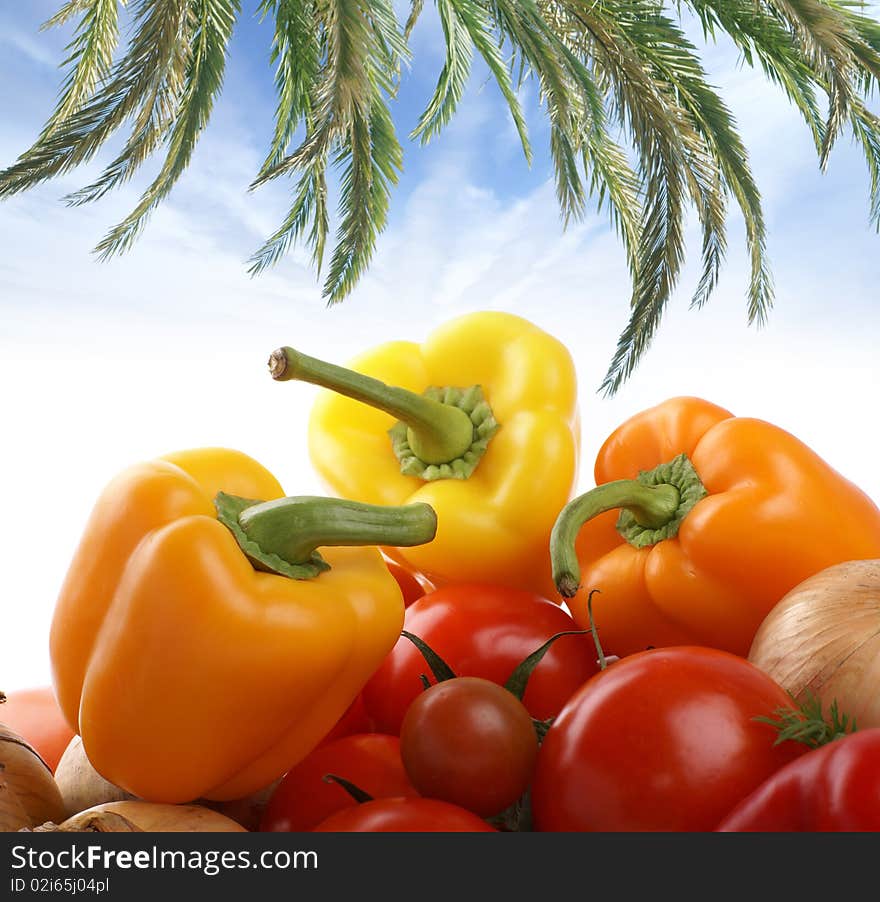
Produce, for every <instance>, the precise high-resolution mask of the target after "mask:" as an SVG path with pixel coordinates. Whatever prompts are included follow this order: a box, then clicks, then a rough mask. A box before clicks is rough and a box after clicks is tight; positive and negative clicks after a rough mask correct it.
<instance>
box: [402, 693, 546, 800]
mask: <svg viewBox="0 0 880 902" xmlns="http://www.w3.org/2000/svg"><path fill="white" fill-rule="evenodd" d="M537 755H538V737H537V735H536V734H535V728H534V725H533V724H532V718H531V715H530V714H529V712H528V711H527V710H526V709H525V706H524V705H523V703H522V702H521V701H520V700H519V699H518V698H517V697H516V696H515V695H514V694H513V693H512V692H509V691H508V690H507V689H504V688H502V687H501V686H499V685H498V684H497V683H493V682H491V681H490V680H484V679H482V678H480V677H456V678H455V679H450V680H443V681H442V682H440V683H437V684H436V685H434V686H431V688H430V689H427V690H426V691H425V692H423V693H422V694H421V695H420V696H418V697H417V698H416V699H415V701H414V702H413V703H412V704H411V705H410V706H409V710H408V711H407V712H406V716H405V717H404V718H403V726H402V727H401V730H400V756H401V758H402V759H403V766H404V767H405V768H406V772H407V774H408V775H409V778H410V780H411V781H412V784H413V786H415V787H416V789H418V791H419V792H420V793H421V794H422V795H423V796H430V797H431V798H432V799H443V800H444V801H446V802H452V803H453V804H454V805H460V806H461V807H462V808H467V809H468V810H469V811H473V812H474V813H475V814H479V815H480V816H481V817H492V816H493V815H495V814H500V813H501V812H502V811H504V810H505V809H506V808H508V807H509V806H510V805H512V804H513V803H514V802H515V801H516V800H517V799H518V798H519V797H520V796H521V795H522V794H523V793H524V792H525V791H526V789H528V786H529V781H530V780H531V778H532V771H533V770H534V767H535V758H536V757H537Z"/></svg>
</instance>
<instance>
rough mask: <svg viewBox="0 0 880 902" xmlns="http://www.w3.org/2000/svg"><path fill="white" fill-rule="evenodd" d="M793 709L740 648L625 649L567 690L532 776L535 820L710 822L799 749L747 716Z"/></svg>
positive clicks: (546, 824) (703, 826) (562, 827)
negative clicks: (733, 651)
mask: <svg viewBox="0 0 880 902" xmlns="http://www.w3.org/2000/svg"><path fill="white" fill-rule="evenodd" d="M782 707H787V708H793V707H794V705H793V702H792V700H791V698H790V696H789V695H788V694H787V693H786V692H785V690H784V689H783V688H782V687H781V686H779V685H778V684H777V683H776V682H775V681H774V680H772V679H771V678H770V677H769V676H768V675H767V674H766V673H764V672H763V671H761V670H759V669H758V668H757V667H755V666H754V665H752V664H750V663H749V662H748V661H746V660H745V659H744V658H741V657H738V656H736V655H733V654H730V653H729V652H725V651H720V650H718V649H712V648H704V647H695V646H694V647H691V646H678V647H671V648H663V649H653V650H650V651H643V652H637V653H635V654H632V655H628V656H626V657H624V658H621V660H619V661H617V662H616V663H615V664H612V665H611V666H610V667H608V669H607V670H604V671H602V672H601V673H600V674H598V675H597V676H595V677H593V678H592V679H591V680H590V681H589V682H587V683H586V684H584V686H583V687H582V688H581V689H580V690H579V691H578V692H576V693H575V694H574V696H572V698H571V699H570V700H569V702H568V704H566V706H565V707H564V708H563V710H562V712H561V713H560V715H559V717H558V718H557V719H556V721H555V722H554V723H553V725H552V726H551V727H550V729H549V730H548V731H547V734H546V736H545V737H544V741H543V743H542V744H541V748H540V750H539V752H538V761H537V765H536V767H535V776H534V780H533V782H532V787H531V803H532V816H533V823H534V828H535V829H536V830H543V831H599V832H609V831H629V832H632V831H648V830H654V831H688V832H692V831H711V830H713V829H714V828H715V825H716V824H717V823H718V822H719V820H720V819H721V817H722V816H723V815H725V814H726V813H727V812H728V811H730V809H731V808H732V807H733V806H734V805H735V804H736V803H737V802H738V801H739V800H740V799H742V798H744V797H745V796H746V795H748V794H749V793H750V792H751V791H752V790H753V789H755V788H756V787H757V786H759V785H760V784H761V783H762V782H763V781H764V780H765V779H767V778H768V777H769V776H770V775H771V774H773V773H775V772H776V771H777V770H778V769H779V768H781V767H782V766H783V765H785V764H787V763H788V762H789V761H792V760H794V759H795V758H796V757H798V756H799V755H802V754H804V752H805V751H807V746H805V745H803V744H801V743H797V742H792V741H786V742H784V743H780V744H779V745H774V742H775V740H776V738H777V736H778V733H777V731H776V730H775V729H774V727H772V726H770V725H768V724H765V723H761V722H759V721H757V720H756V719H755V718H757V717H762V716H763V717H774V716H775V714H776V711H777V709H778V708H782Z"/></svg>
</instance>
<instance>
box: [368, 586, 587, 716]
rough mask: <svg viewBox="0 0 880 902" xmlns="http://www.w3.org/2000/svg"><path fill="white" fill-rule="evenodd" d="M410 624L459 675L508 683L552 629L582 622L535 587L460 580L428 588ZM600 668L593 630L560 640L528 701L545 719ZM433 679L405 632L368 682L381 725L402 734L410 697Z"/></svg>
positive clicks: (371, 707)
mask: <svg viewBox="0 0 880 902" xmlns="http://www.w3.org/2000/svg"><path fill="white" fill-rule="evenodd" d="M404 629H405V630H407V631H408V632H411V633H413V634H414V635H416V636H418V637H419V638H420V639H422V640H424V641H425V642H427V643H428V645H430V646H431V648H432V649H433V650H434V651H436V652H437V654H439V655H440V657H441V658H443V660H444V661H445V662H446V663H447V664H448V665H449V666H450V667H451V668H452V670H453V671H454V672H455V674H456V676H476V677H482V678H483V679H487V680H491V681H492V682H494V683H498V684H499V685H503V684H504V683H505V682H506V681H507V679H508V677H509V676H510V674H511V673H512V672H513V670H514V668H515V667H517V665H518V664H520V663H521V662H522V661H523V659H524V658H526V657H528V655H530V654H531V653H532V652H534V651H536V650H537V649H538V648H539V647H540V646H541V645H543V644H544V643H545V642H546V641H547V640H548V639H549V638H550V637H551V636H553V635H555V634H556V633H560V632H564V631H567V630H579V629H580V627H578V625H577V624H576V623H575V622H574V620H573V619H572V618H571V616H570V615H569V614H568V613H567V612H566V611H565V610H563V609H562V608H561V607H560V606H559V605H557V604H554V603H553V602H551V601H548V600H547V599H546V598H541V597H540V596H538V595H533V594H532V593H530V592H525V591H518V590H516V589H507V588H502V587H499V586H493V585H486V584H477V583H458V584H451V583H450V584H448V585H445V586H441V587H440V588H438V589H435V590H434V591H433V592H430V593H428V594H427V595H425V596H424V598H420V599H419V600H418V601H416V602H414V603H413V604H412V605H410V606H409V607H408V608H407V609H406V615H405V617H404ZM596 671H597V665H596V649H595V645H594V644H593V639H592V637H591V636H590V635H589V634H588V633H585V632H582V633H581V635H576V636H563V637H561V638H560V639H557V640H556V642H555V643H554V644H553V646H552V647H551V648H550V650H549V651H548V652H547V654H546V655H544V657H543V659H542V660H541V662H540V663H539V664H538V666H537V667H536V668H535V670H534V671H533V673H532V675H531V677H530V678H529V682H528V686H527V688H526V693H525V696H524V698H523V702H524V704H525V706H526V708H527V709H528V711H529V712H530V713H531V715H532V716H533V717H535V718H537V719H539V720H546V719H547V718H549V717H553V716H555V715H556V714H557V713H558V712H559V710H560V709H561V708H562V706H563V705H564V704H565V702H566V701H567V700H568V698H569V696H570V695H571V694H572V693H573V692H574V691H575V690H576V689H578V688H579V687H580V686H581V684H582V683H583V682H584V681H585V680H587V679H588V678H589V677H590V676H592V675H593V674H595V673H596ZM420 674H426V675H427V676H428V677H429V678H431V681H432V682H433V677H431V673H430V670H429V669H428V667H427V665H426V663H425V660H424V658H423V657H422V654H421V652H419V650H418V649H417V648H416V647H415V646H414V645H413V644H412V643H411V642H410V641H409V640H408V639H406V638H401V639H399V640H398V641H397V644H396V645H395V646H394V648H393V649H392V650H391V652H390V653H389V655H388V656H387V657H386V658H385V660H384V661H383V662H382V664H381V665H380V667H379V669H378V670H377V671H376V673H375V674H374V675H373V676H372V677H371V679H370V680H369V681H368V682H367V685H366V686H365V687H364V691H363V697H364V705H365V707H366V710H367V713H368V715H369V716H370V717H371V718H372V721H373V723H374V727H375V729H377V730H379V731H381V732H383V733H395V734H399V732H400V727H401V724H402V723H403V718H404V715H405V714H406V710H407V708H408V707H409V705H410V703H411V702H412V701H413V699H415V698H416V696H418V695H419V693H420V692H421V691H422V688H423V687H422V683H421V680H420V679H419V675H420Z"/></svg>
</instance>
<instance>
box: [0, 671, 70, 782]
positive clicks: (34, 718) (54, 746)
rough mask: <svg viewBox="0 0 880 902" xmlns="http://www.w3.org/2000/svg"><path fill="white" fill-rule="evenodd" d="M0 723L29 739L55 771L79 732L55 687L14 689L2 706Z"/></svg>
mask: <svg viewBox="0 0 880 902" xmlns="http://www.w3.org/2000/svg"><path fill="white" fill-rule="evenodd" d="M0 723H3V724H6V726H7V727H9V728H10V729H11V730H14V731H15V732H16V733H18V735H19V736H21V737H22V739H26V740H27V741H28V742H29V743H30V744H31V745H32V746H33V747H34V748H35V749H36V750H37V752H38V753H39V755H40V757H41V758H42V759H43V760H44V761H45V762H46V764H48V765H49V767H50V768H51V769H52V771H53V772H54V771H55V768H56V767H58V762H59V761H60V760H61V756H62V755H63V754H64V750H65V749H66V748H67V746H68V745H69V743H70V740H71V739H73V737H74V735H75V734H74V732H73V730H72V729H71V728H70V725H69V724H68V723H67V721H66V720H65V719H64V715H63V714H62V713H61V708H60V707H59V706H58V702H57V701H56V700H55V692H54V690H53V689H52V687H51V686H38V687H35V688H33V689H17V690H15V691H13V692H10V693H9V694H8V695H7V696H6V701H5V702H4V703H3V704H2V705H0Z"/></svg>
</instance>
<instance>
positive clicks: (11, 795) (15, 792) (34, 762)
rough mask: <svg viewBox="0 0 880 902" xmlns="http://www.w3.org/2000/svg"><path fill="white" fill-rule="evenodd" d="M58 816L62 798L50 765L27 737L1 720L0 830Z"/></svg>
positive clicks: (61, 807) (12, 828)
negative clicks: (23, 736)
mask: <svg viewBox="0 0 880 902" xmlns="http://www.w3.org/2000/svg"><path fill="white" fill-rule="evenodd" d="M60 817H64V801H63V800H62V798H61V792H60V791H59V789H58V785H57V783H56V782H55V778H54V777H53V776H52V770H51V768H50V767H49V765H48V764H46V762H45V761H43V759H42V758H41V757H40V756H39V754H38V753H37V752H36V750H35V749H34V748H33V746H31V745H30V743H28V742H27V740H25V739H23V738H22V737H21V736H19V735H18V733H16V732H14V731H13V730H10V729H9V728H8V727H6V726H4V725H3V724H0V831H2V832H6V833H8V832H11V831H14V830H21V829H22V828H25V829H26V828H28V827H35V826H37V825H38V824H42V823H43V822H44V821H50V820H57V819H58V818H60Z"/></svg>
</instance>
